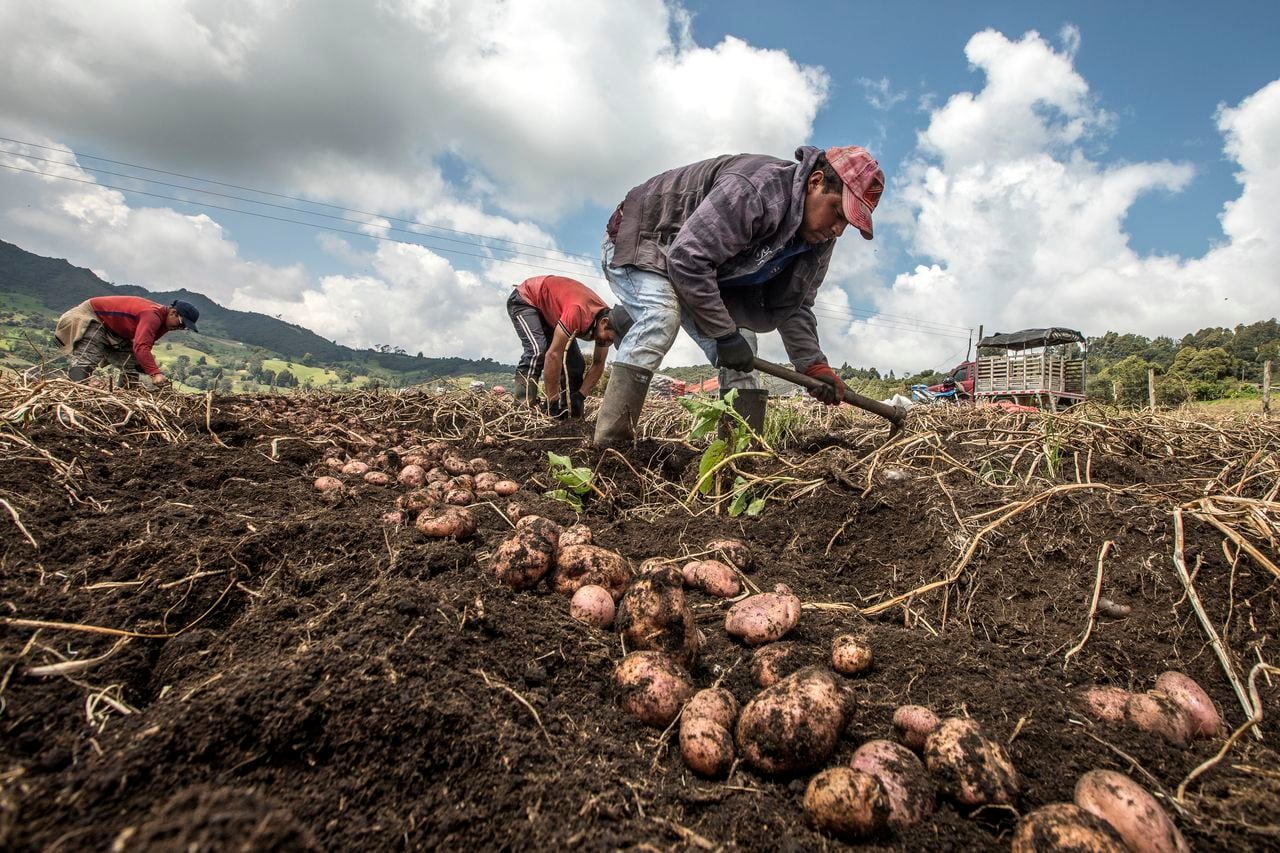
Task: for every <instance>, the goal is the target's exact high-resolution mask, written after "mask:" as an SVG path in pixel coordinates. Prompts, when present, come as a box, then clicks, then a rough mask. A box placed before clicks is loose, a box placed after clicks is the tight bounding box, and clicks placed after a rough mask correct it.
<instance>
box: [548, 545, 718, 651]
mask: <svg viewBox="0 0 1280 853" xmlns="http://www.w3.org/2000/svg"><path fill="white" fill-rule="evenodd" d="M590 547H592V546H590V545H585V546H584V545H571V546H569V547H568V548H565V549H562V550H561V551H560V556H559V563H560V565H561V566H562V567H563V565H564V562H563V560H564V555H565V554H566V553H567V552H571V551H573V550H574V549H576V548H590ZM617 628H618V631H619V632H620V633H621V634H622V641H623V644H624V646H625V647H626V648H628V649H649V650H653V651H660V652H666V653H667V654H669V655H671V656H672V657H673V658H675V659H676V660H678V661H679V662H680V663H681V664H683V665H685V666H690V665H691V664H692V663H693V662H694V660H696V659H697V656H698V650H699V648H700V647H701V642H700V638H699V636H698V628H697V626H696V625H695V624H694V621H693V612H692V611H691V610H689V606H688V605H687V604H686V603H685V600H684V587H683V584H682V579H681V577H680V571H679V570H678V569H676V568H675V566H669V567H667V568H666V569H659V570H658V571H654V572H650V573H649V574H647V575H642V576H641V577H640V578H639V579H638V580H637V581H635V583H633V584H631V585H630V586H629V587H627V590H626V592H625V593H624V594H623V596H622V600H621V602H619V604H618V617H617Z"/></svg>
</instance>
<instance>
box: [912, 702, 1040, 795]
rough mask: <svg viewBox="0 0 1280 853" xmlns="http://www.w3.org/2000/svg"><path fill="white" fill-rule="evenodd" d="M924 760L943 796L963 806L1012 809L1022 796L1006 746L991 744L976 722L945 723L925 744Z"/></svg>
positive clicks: (952, 720)
mask: <svg viewBox="0 0 1280 853" xmlns="http://www.w3.org/2000/svg"><path fill="white" fill-rule="evenodd" d="M924 758H925V766H927V767H928V768H929V772H930V773H932V774H933V776H934V778H935V779H937V780H938V787H939V788H940V789H941V790H942V793H944V794H946V795H947V796H949V797H951V798H952V799H953V800H955V801H956V802H957V803H960V804H961V805H964V806H985V805H1009V804H1011V803H1012V802H1013V800H1014V798H1015V797H1017V795H1018V787H1019V783H1018V772H1017V771H1016V770H1014V768H1013V763H1012V762H1011V761H1009V756H1008V754H1007V753H1006V752H1005V749H1004V746H1002V745H1001V744H1000V743H998V742H996V741H993V740H988V739H987V738H986V736H985V735H983V733H982V727H981V726H979V725H978V723H977V721H976V720H971V719H968V718H964V717H950V718H948V719H946V720H943V721H942V722H941V723H940V724H939V725H938V728H936V729H934V731H933V734H931V735H929V737H928V739H927V740H926V741H925V745H924Z"/></svg>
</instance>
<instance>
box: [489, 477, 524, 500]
mask: <svg viewBox="0 0 1280 853" xmlns="http://www.w3.org/2000/svg"><path fill="white" fill-rule="evenodd" d="M493 490H494V491H495V492H497V493H498V496H499V497H503V498H509V497H511V496H512V495H514V494H515V493H516V492H518V491H520V484H519V483H517V482H516V481H515V480H499V481H498V482H496V483H494V484H493Z"/></svg>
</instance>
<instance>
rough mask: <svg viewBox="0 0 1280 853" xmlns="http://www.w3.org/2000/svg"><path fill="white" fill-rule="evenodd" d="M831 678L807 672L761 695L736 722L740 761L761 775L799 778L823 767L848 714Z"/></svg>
mask: <svg viewBox="0 0 1280 853" xmlns="http://www.w3.org/2000/svg"><path fill="white" fill-rule="evenodd" d="M852 705H853V703H852V697H851V694H849V693H848V692H847V691H846V690H845V689H844V688H843V687H842V686H841V685H840V684H839V683H837V679H836V676H835V675H834V674H833V673H832V672H831V671H830V670H827V669H823V668H822V667H816V666H811V667H806V668H804V669H802V670H800V671H799V672H795V673H793V674H791V675H789V676H787V677H786V678H784V679H782V681H779V682H778V683H777V684H775V685H773V686H772V687H767V688H765V689H764V690H762V691H760V693H758V694H757V695H756V697H755V698H754V699H752V700H751V701H750V702H748V703H747V706H746V707H745V708H743V709H742V714H741V715H739V717H738V725H737V730H736V734H737V744H738V751H739V752H740V753H741V755H742V757H743V759H744V760H745V761H746V762H747V764H749V765H750V766H751V767H753V768H754V769H756V770H758V771H760V772H761V773H798V772H800V771H802V770H810V769H812V768H814V767H818V766H820V765H822V764H823V763H824V762H825V761H826V760H827V759H828V758H830V757H831V753H832V752H833V751H834V750H835V747H836V741H837V740H838V739H839V737H840V733H841V732H842V731H843V730H844V726H845V722H846V721H847V720H848V715H849V713H850V711H851V710H852Z"/></svg>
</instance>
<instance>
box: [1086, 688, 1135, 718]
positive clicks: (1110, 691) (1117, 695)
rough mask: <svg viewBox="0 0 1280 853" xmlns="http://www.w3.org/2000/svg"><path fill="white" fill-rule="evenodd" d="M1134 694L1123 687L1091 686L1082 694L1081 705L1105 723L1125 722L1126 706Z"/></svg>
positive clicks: (1091, 715) (1087, 712) (1089, 713)
mask: <svg viewBox="0 0 1280 853" xmlns="http://www.w3.org/2000/svg"><path fill="white" fill-rule="evenodd" d="M1131 695H1132V694H1131V693H1129V691H1128V690H1125V689H1124V688H1123V687H1109V686H1106V687H1090V688H1089V689H1088V690H1085V691H1083V692H1082V693H1081V694H1080V707H1081V708H1082V709H1083V710H1084V712H1085V713H1086V714H1088V715H1089V716H1090V717H1093V719H1095V720H1099V721H1101V722H1104V723H1123V722H1124V706H1125V705H1127V704H1128V702H1129V697H1130V696H1131Z"/></svg>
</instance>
